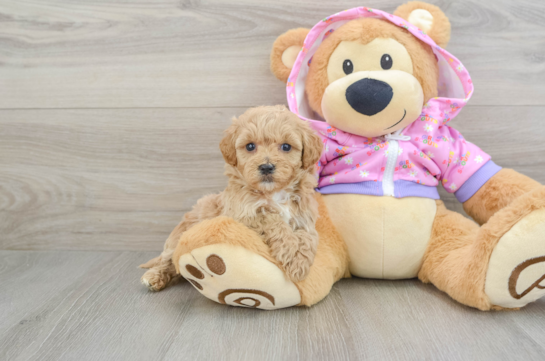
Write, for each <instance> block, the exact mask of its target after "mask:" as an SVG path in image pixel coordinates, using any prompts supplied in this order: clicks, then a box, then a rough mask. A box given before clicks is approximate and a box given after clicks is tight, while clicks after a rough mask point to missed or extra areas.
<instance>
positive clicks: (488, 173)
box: [287, 7, 501, 202]
mask: <svg viewBox="0 0 545 361" xmlns="http://www.w3.org/2000/svg"><path fill="white" fill-rule="evenodd" d="M362 17H372V18H378V19H383V20H387V21H390V22H391V23H393V24H395V25H397V26H399V27H402V28H404V29H406V30H407V31H409V32H410V33H411V34H412V35H413V36H415V37H417V38H418V39H420V40H421V41H423V42H424V43H426V44H428V45H429V46H430V47H431V48H432V50H433V52H434V53H435V55H436V58H437V61H438V65H439V73H440V76H439V85H438V90H439V96H438V97H436V98H433V99H430V100H429V101H428V102H427V103H426V104H425V105H424V107H423V109H422V113H421V114H420V116H419V117H418V118H417V119H416V120H415V121H414V122H413V123H411V124H410V125H408V126H407V127H405V128H404V129H402V130H400V131H398V132H396V133H395V134H393V135H387V136H383V137H375V138H366V137H361V136H358V135H355V134H350V133H347V132H343V131H342V130H340V129H336V128H334V127H332V126H330V125H329V124H327V123H326V122H324V121H323V120H321V119H318V116H317V115H316V114H315V113H314V112H313V111H312V110H311V108H310V106H309V104H308V103H307V101H306V97H305V96H304V93H305V82H306V76H307V73H308V69H309V64H310V61H311V59H312V55H313V54H314V53H315V52H316V49H317V48H318V47H319V45H320V44H321V42H322V41H323V40H324V39H325V38H326V37H327V36H328V35H329V34H331V32H333V31H334V30H335V29H337V28H339V27H340V26H342V25H343V24H345V23H347V22H348V21H350V20H353V19H357V18H362ZM472 93H473V84H472V82H471V78H470V76H469V73H468V72H467V70H466V69H465V67H464V66H463V65H462V63H461V62H460V61H459V60H458V59H456V57H454V56H453V55H451V54H450V53H449V52H447V51H446V50H444V49H442V48H441V47H439V46H438V45H436V44H435V42H434V41H433V40H432V39H431V38H430V37H428V36H427V35H426V34H425V33H424V32H423V31H421V30H420V29H418V28H417V27H415V26H413V25H411V24H410V23H409V22H407V21H405V20H404V19H402V18H399V17H397V16H395V15H391V14H388V13H385V12H383V11H380V10H375V9H369V8H365V7H359V8H354V9H349V10H346V11H343V12H341V13H337V14H335V15H332V16H330V17H327V18H325V19H324V20H322V21H321V22H320V23H318V24H316V25H315V26H314V27H313V28H312V30H311V31H310V32H309V34H308V35H307V37H306V39H305V42H304V45H303V49H302V50H301V52H300V53H299V55H298V57H297V60H296V61H295V64H294V66H293V69H292V71H291V74H290V77H289V79H288V83H287V96H288V104H289V107H290V110H291V111H292V112H294V113H295V114H297V115H299V116H300V117H301V118H302V119H304V120H307V121H309V122H310V124H311V126H312V127H313V128H314V129H315V130H316V131H317V132H318V134H319V135H321V137H322V139H323V143H324V152H323V154H322V157H321V159H320V161H319V162H318V163H317V165H316V166H317V170H318V174H319V182H318V189H317V190H318V191H319V192H321V193H325V194H331V193H357V194H368V195H376V196H382V195H390V196H394V197H396V198H402V197H411V196H412V197H426V198H433V199H439V194H438V192H437V185H438V184H439V183H442V184H443V186H444V187H445V189H446V190H447V191H448V192H451V193H455V195H456V197H457V198H458V200H460V201H461V202H465V201H466V200H468V199H469V198H470V197H471V196H472V195H473V194H474V193H475V192H476V191H477V190H479V188H480V187H481V186H482V185H483V184H484V183H486V181H487V180H488V179H490V177H492V176H493V175H494V174H496V173H497V172H498V171H499V170H500V169H501V168H500V167H499V166H497V165H496V164H494V162H492V161H491V160H490V156H489V155H488V154H486V153H485V152H483V151H482V150H481V149H480V148H479V147H477V146H476V145H474V144H472V143H470V142H468V141H466V140H465V139H464V137H463V136H462V135H461V134H460V133H459V132H458V131H457V130H455V129H454V128H452V127H451V126H450V124H449V123H450V121H451V120H452V119H453V118H454V117H455V116H456V115H457V114H458V113H459V112H460V110H461V109H462V108H463V107H464V106H465V105H466V103H467V101H468V100H469V99H470V98H471V95H472ZM394 142H396V143H397V144H396V145H395V146H393V143H394ZM392 148H393V149H397V153H398V154H397V157H395V156H392V155H390V152H391V151H392V150H393V149H392ZM389 160H390V161H389ZM387 168H389V169H387ZM386 184H388V187H386Z"/></svg>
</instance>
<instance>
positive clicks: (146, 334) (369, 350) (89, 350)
mask: <svg viewBox="0 0 545 361" xmlns="http://www.w3.org/2000/svg"><path fill="white" fill-rule="evenodd" d="M153 255H154V253H153V252H116V251H113V252H75V251H55V252H47V251H0V261H1V262H0V265H1V266H0V267H1V268H0V287H1V288H2V290H3V292H2V294H1V296H0V359H1V360H121V359H126V360H129V359H130V360H173V359H179V360H329V361H337V360H355V359H366V360H385V359H391V360H513V359H520V360H543V354H544V352H545V337H544V333H543V325H544V323H545V303H544V302H537V303H534V304H532V305H530V306H528V307H527V308H525V309H524V311H521V312H488V313H486V312H481V311H477V310H473V309H469V308H467V307H464V306H461V305H459V304H457V303H456V302H454V301H452V300H451V299H450V298H449V297H448V296H446V295H445V294H443V293H441V292H439V291H438V290H437V289H435V288H434V287H433V286H430V285H424V284H422V283H420V282H418V281H416V280H409V281H376V280H362V279H350V280H343V281H341V282H339V283H338V284H337V285H336V286H335V287H334V289H333V290H332V292H331V294H330V295H329V296H328V297H327V298H326V299H325V300H324V301H323V302H321V303H319V304H318V305H316V306H314V307H312V308H310V309H308V308H290V309H285V310H280V311H260V310H252V309H243V308H236V307H226V306H224V305H219V304H216V303H215V302H212V301H209V300H207V299H203V298H202V296H201V295H200V294H199V293H198V292H197V291H196V290H195V289H194V288H193V287H192V286H190V285H189V284H188V283H186V282H184V283H181V284H178V285H175V286H173V287H171V288H168V289H166V290H165V291H163V292H159V293H150V292H147V290H146V289H144V288H142V287H141V286H140V284H139V283H138V277H139V275H140V274H141V271H140V270H139V269H137V268H136V267H135V265H136V264H138V263H141V262H144V261H146V260H147V259H148V258H150V257H151V256H153ZM5 290H9V292H7V293H6V292H5ZM513 352H516V357H514V354H513Z"/></svg>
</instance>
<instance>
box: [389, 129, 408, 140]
mask: <svg viewBox="0 0 545 361" xmlns="http://www.w3.org/2000/svg"><path fill="white" fill-rule="evenodd" d="M403 130H404V129H399V130H396V131H395V132H393V133H390V134H386V135H384V139H386V140H402V141H408V140H411V137H410V136H408V135H403V134H401V132H402V131H403Z"/></svg>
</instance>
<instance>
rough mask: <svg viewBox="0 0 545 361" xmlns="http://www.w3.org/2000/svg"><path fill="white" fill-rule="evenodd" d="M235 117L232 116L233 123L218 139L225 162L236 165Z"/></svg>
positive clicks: (236, 127) (236, 128)
mask: <svg viewBox="0 0 545 361" xmlns="http://www.w3.org/2000/svg"><path fill="white" fill-rule="evenodd" d="M236 120H237V119H236V118H233V123H232V124H231V125H230V126H229V128H227V129H226V130H225V132H224V136H223V139H222V140H221V141H220V150H221V154H222V155H223V159H225V162H227V164H230V165H232V166H233V167H236V165H237V149H236V141H237V133H238V132H237V130H238V126H237V124H236Z"/></svg>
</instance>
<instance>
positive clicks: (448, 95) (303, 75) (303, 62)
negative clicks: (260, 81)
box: [287, 7, 473, 136]
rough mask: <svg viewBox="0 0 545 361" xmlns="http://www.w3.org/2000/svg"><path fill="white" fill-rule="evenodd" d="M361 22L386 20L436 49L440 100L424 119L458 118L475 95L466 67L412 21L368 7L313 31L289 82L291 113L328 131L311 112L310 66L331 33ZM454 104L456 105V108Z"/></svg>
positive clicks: (432, 101)
mask: <svg viewBox="0 0 545 361" xmlns="http://www.w3.org/2000/svg"><path fill="white" fill-rule="evenodd" d="M359 18H374V19H382V20H386V21H388V22H390V23H392V24H394V25H396V26H399V27H400V28H403V29H406V30H407V31H408V32H409V33H411V34H412V35H413V36H414V37H416V38H418V39H419V40H421V41H423V42H424V43H426V44H428V45H429V46H430V47H431V48H432V50H433V52H434V54H435V56H436V58H437V61H438V65H439V82H438V97H437V98H432V99H430V100H429V101H428V102H427V103H426V104H425V105H424V107H423V110H424V111H423V114H422V115H423V116H426V115H427V116H430V117H433V118H434V119H438V120H440V121H441V122H442V123H443V124H445V123H446V122H448V121H449V120H451V119H452V118H454V117H455V116H456V115H457V114H458V112H459V111H460V110H461V108H462V107H463V106H464V105H465V104H466V103H467V101H468V100H469V98H470V97H471V95H472V93H473V83H472V82H471V78H470V76H469V73H468V72H467V70H466V69H465V67H464V66H463V65H462V63H461V62H460V61H459V60H458V59H456V57H454V56H453V55H452V54H450V53H449V52H448V51H446V50H445V49H443V48H441V47H439V46H438V45H437V44H435V42H434V41H433V40H432V39H431V38H430V37H429V36H427V35H426V34H425V33H424V32H423V31H422V30H420V29H418V28H417V27H415V26H414V25H412V24H410V23H409V22H408V21H406V20H404V19H402V18H400V17H397V16H395V15H392V14H388V13H386V12H384V11H381V10H375V9H370V8H366V7H358V8H353V9H349V10H345V11H343V12H340V13H337V14H334V15H332V16H329V17H327V18H325V19H323V20H322V21H320V22H319V23H318V24H316V25H315V26H314V27H313V28H312V29H311V30H310V32H309V33H308V35H307V37H306V39H305V42H304V44H303V48H302V49H301V52H300V53H299V55H298V56H297V59H296V61H295V63H294V65H293V68H292V71H291V73H290V76H289V78H288V82H287V96H288V105H289V108H290V110H291V111H292V112H294V113H295V114H297V115H299V117H301V118H302V119H304V120H308V121H310V122H311V123H312V124H311V125H312V126H313V128H314V129H316V130H317V131H320V132H322V131H324V130H326V129H327V127H328V126H327V124H326V123H324V122H323V120H322V119H320V117H319V115H317V114H316V113H315V112H314V111H313V110H312V109H311V108H310V106H309V104H308V100H307V98H306V96H305V84H306V79H307V74H308V70H309V64H310V61H311V59H312V56H313V55H314V53H315V52H316V50H317V49H318V47H319V46H320V45H321V43H322V41H324V39H325V38H327V36H328V35H329V34H330V33H331V32H333V31H335V30H336V29H338V28H339V27H341V26H342V25H344V24H346V23H347V22H349V21H351V20H354V19H359ZM453 104H456V105H455V106H453ZM317 122H319V123H317ZM336 131H337V134H338V135H339V136H346V135H345V134H343V132H342V131H340V130H338V129H337V130H336Z"/></svg>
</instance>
